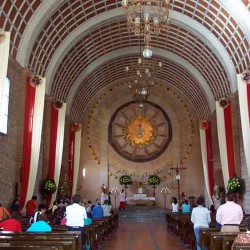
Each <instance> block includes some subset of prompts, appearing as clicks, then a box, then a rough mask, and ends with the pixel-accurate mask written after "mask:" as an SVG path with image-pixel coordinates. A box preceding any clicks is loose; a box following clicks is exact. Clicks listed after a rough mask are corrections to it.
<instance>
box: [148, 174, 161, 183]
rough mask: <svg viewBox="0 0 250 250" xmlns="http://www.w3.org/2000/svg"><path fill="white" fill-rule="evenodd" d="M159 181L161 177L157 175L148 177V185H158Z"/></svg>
mask: <svg viewBox="0 0 250 250" xmlns="http://www.w3.org/2000/svg"><path fill="white" fill-rule="evenodd" d="M160 183H161V178H160V177H159V176H158V175H150V176H149V177H148V184H149V185H159V184H160Z"/></svg>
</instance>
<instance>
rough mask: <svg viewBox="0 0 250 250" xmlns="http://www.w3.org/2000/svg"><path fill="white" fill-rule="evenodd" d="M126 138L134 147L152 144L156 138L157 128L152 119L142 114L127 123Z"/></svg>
mask: <svg viewBox="0 0 250 250" xmlns="http://www.w3.org/2000/svg"><path fill="white" fill-rule="evenodd" d="M124 132H125V139H126V140H127V141H128V142H129V144H130V145H131V146H132V147H138V148H143V147H145V146H150V145H151V143H152V142H153V141H154V140H155V138H156V136H155V132H156V129H155V128H154V125H153V123H152V121H150V120H149V119H148V118H147V117H144V116H142V115H137V116H135V117H132V118H131V119H130V121H129V122H128V123H127V124H126V125H125V129H124Z"/></svg>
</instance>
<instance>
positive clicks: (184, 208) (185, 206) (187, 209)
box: [181, 199, 191, 214]
mask: <svg viewBox="0 0 250 250" xmlns="http://www.w3.org/2000/svg"><path fill="white" fill-rule="evenodd" d="M181 210H182V213H183V214H189V213H190V211H191V207H190V204H189V203H188V200H187V199H186V200H185V201H184V203H183V204H182V206H181Z"/></svg>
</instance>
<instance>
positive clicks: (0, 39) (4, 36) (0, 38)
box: [0, 29, 6, 43]
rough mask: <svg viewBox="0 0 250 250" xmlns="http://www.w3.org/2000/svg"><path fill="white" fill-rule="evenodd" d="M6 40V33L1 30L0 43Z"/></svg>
mask: <svg viewBox="0 0 250 250" xmlns="http://www.w3.org/2000/svg"><path fill="white" fill-rule="evenodd" d="M5 38H6V35H5V32H4V30H3V29H0V43H2V42H4V40H5Z"/></svg>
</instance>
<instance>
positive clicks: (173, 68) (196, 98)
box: [71, 57, 210, 121]
mask: <svg viewBox="0 0 250 250" xmlns="http://www.w3.org/2000/svg"><path fill="white" fill-rule="evenodd" d="M136 60H137V58H136V57H131V58H128V57H126V58H120V59H117V60H113V61H112V62H109V63H108V64H105V65H104V66H102V67H100V68H99V69H98V70H96V71H94V72H93V73H92V74H90V76H89V77H88V78H87V79H86V80H85V81H84V82H83V83H82V85H81V87H80V88H79V89H78V92H77V94H76V96H75V98H74V102H73V104H72V109H71V117H72V118H73V119H74V120H76V121H81V119H82V118H83V112H82V110H83V109H84V108H85V107H86V106H87V105H88V103H89V102H90V101H91V99H92V98H93V96H94V95H95V94H96V93H97V90H98V89H102V88H104V87H105V86H106V84H107V83H111V82H114V83H115V84H114V85H113V88H112V89H111V88H109V90H110V89H111V90H112V92H114V91H119V90H120V86H119V85H117V84H116V83H117V82H119V81H121V82H122V83H123V84H124V85H127V90H128V91H129V88H128V84H129V82H130V81H128V79H127V73H126V72H125V70H124V69H125V66H126V65H129V64H131V63H133V62H134V63H135V62H136ZM159 60H160V59H159V58H157V61H159ZM164 69H165V70H164ZM121 79H122V80H121ZM123 79H127V80H126V81H125V80H123ZM158 79H159V80H160V81H161V82H166V83H168V85H169V86H170V85H174V86H175V84H176V86H175V87H176V88H177V89H180V91H181V92H182V93H184V94H185V95H186V96H187V97H188V99H189V100H190V101H191V102H192V103H193V105H194V107H195V109H196V112H197V113H198V115H199V116H202V115H204V114H205V115H206V116H207V117H208V116H209V113H210V112H209V108H208V104H207V102H206V98H205V95H204V93H203V92H202V91H201V89H200V88H199V87H198V83H197V82H195V81H194V79H193V78H192V77H191V76H190V75H189V74H188V73H187V71H185V70H184V69H183V68H181V67H179V66H177V65H175V64H174V63H171V62H166V61H165V62H163V70H162V72H161V74H160V75H159V78H158ZM187 85H188V86H189V88H187V87H186V86H187ZM97 86H98V88H97ZM152 90H153V89H152ZM107 96H109V94H108V93H107ZM198 104H199V105H198Z"/></svg>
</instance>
